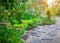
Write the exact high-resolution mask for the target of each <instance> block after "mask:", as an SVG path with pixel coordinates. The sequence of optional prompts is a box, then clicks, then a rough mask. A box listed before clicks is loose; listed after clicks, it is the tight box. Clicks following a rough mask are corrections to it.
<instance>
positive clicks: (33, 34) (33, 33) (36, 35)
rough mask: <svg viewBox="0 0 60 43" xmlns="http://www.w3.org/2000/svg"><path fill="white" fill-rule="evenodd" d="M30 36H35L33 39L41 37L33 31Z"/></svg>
mask: <svg viewBox="0 0 60 43" xmlns="http://www.w3.org/2000/svg"><path fill="white" fill-rule="evenodd" d="M30 34H31V35H32V36H35V37H40V36H41V35H40V34H39V33H37V32H35V31H33V32H30Z"/></svg>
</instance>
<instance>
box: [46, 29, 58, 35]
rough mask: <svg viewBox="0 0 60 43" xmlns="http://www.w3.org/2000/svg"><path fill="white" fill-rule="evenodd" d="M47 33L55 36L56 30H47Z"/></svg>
mask: <svg viewBox="0 0 60 43" xmlns="http://www.w3.org/2000/svg"><path fill="white" fill-rule="evenodd" d="M47 35H50V36H55V35H57V31H56V30H53V31H50V32H48V34H47Z"/></svg>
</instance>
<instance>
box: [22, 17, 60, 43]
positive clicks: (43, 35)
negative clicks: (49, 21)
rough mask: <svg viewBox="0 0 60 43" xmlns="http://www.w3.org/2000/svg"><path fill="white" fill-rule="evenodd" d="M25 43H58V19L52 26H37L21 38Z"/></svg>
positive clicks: (59, 39) (58, 18) (59, 20)
mask: <svg viewBox="0 0 60 43" xmlns="http://www.w3.org/2000/svg"><path fill="white" fill-rule="evenodd" d="M22 38H23V40H24V41H25V43H60V17H57V18H56V23H55V24H53V25H45V26H37V27H36V28H34V29H31V30H29V31H26V33H25V34H24V35H23V36H22Z"/></svg>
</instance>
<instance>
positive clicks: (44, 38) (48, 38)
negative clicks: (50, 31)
mask: <svg viewBox="0 0 60 43" xmlns="http://www.w3.org/2000/svg"><path fill="white" fill-rule="evenodd" d="M41 40H53V37H52V36H49V35H45V36H44V37H42V38H41Z"/></svg>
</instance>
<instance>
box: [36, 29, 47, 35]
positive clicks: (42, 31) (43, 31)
mask: <svg viewBox="0 0 60 43" xmlns="http://www.w3.org/2000/svg"><path fill="white" fill-rule="evenodd" d="M37 32H38V33H41V34H45V33H46V31H45V30H43V29H40V30H37Z"/></svg>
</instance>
